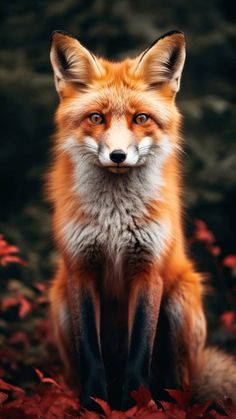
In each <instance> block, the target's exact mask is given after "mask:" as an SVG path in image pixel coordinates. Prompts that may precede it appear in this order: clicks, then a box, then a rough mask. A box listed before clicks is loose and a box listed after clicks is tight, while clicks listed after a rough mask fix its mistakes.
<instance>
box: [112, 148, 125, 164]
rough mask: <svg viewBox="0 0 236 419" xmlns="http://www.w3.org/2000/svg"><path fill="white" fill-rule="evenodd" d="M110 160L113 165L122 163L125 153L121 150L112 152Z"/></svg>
mask: <svg viewBox="0 0 236 419" xmlns="http://www.w3.org/2000/svg"><path fill="white" fill-rule="evenodd" d="M110 159H111V160H112V161H113V162H114V163H123V161H125V159H126V153H125V152H124V151H123V150H113V151H112V152H111V154H110Z"/></svg>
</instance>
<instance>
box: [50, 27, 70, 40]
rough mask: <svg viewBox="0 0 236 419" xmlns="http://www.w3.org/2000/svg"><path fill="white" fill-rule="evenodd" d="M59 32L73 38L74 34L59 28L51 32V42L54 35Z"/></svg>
mask: <svg viewBox="0 0 236 419" xmlns="http://www.w3.org/2000/svg"><path fill="white" fill-rule="evenodd" d="M58 33H59V34H61V35H64V36H69V37H70V38H73V36H72V35H71V34H69V33H68V32H66V31H63V30H60V29H58V30H55V31H53V32H52V33H51V35H50V41H51V42H52V41H53V38H54V36H55V35H56V34H58Z"/></svg>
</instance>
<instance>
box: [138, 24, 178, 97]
mask: <svg viewBox="0 0 236 419" xmlns="http://www.w3.org/2000/svg"><path fill="white" fill-rule="evenodd" d="M184 61H185V37H184V34H183V33H182V32H178V31H172V32H168V33H167V34H165V35H163V36H162V37H160V38H158V39H157V41H155V43H153V44H152V45H151V46H150V48H148V49H147V50H146V51H144V53H143V54H141V55H140V56H139V57H138V58H137V59H136V60H135V64H134V67H133V71H134V73H135V74H136V75H137V76H141V77H143V78H144V79H145V80H146V81H147V83H148V84H149V86H150V87H155V86H156V85H158V84H159V83H169V86H170V88H171V90H172V91H173V92H174V93H176V92H178V90H179V88H180V79H181V74H182V70H183V66H184Z"/></svg>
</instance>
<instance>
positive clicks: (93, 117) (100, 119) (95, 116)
mask: <svg viewBox="0 0 236 419" xmlns="http://www.w3.org/2000/svg"><path fill="white" fill-rule="evenodd" d="M89 119H90V121H91V122H92V124H94V125H101V124H103V123H104V121H105V120H104V116H103V115H102V114H101V113H97V112H93V113H91V114H90V115H89Z"/></svg>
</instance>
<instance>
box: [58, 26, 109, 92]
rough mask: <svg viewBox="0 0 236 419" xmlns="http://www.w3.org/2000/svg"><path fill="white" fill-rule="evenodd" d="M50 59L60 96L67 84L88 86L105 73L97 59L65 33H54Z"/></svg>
mask: <svg viewBox="0 0 236 419" xmlns="http://www.w3.org/2000/svg"><path fill="white" fill-rule="evenodd" d="M50 59H51V63H52V67H53V70H54V76H55V84H56V89H57V91H58V93H59V94H60V93H61V90H62V88H63V85H64V83H65V82H72V83H78V84H79V85H83V86H86V85H87V84H88V83H89V82H90V81H91V79H92V78H94V77H98V76H99V75H101V74H102V72H103V69H102V67H101V65H100V63H99V62H98V60H97V59H96V57H95V56H94V55H93V54H91V53H90V52H89V51H88V50H87V49H86V48H84V47H83V46H82V45H81V43H80V42H79V41H77V39H75V38H73V37H71V36H70V35H68V34H66V33H65V32H60V31H55V32H53V34H52V44H51V51H50Z"/></svg>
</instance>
